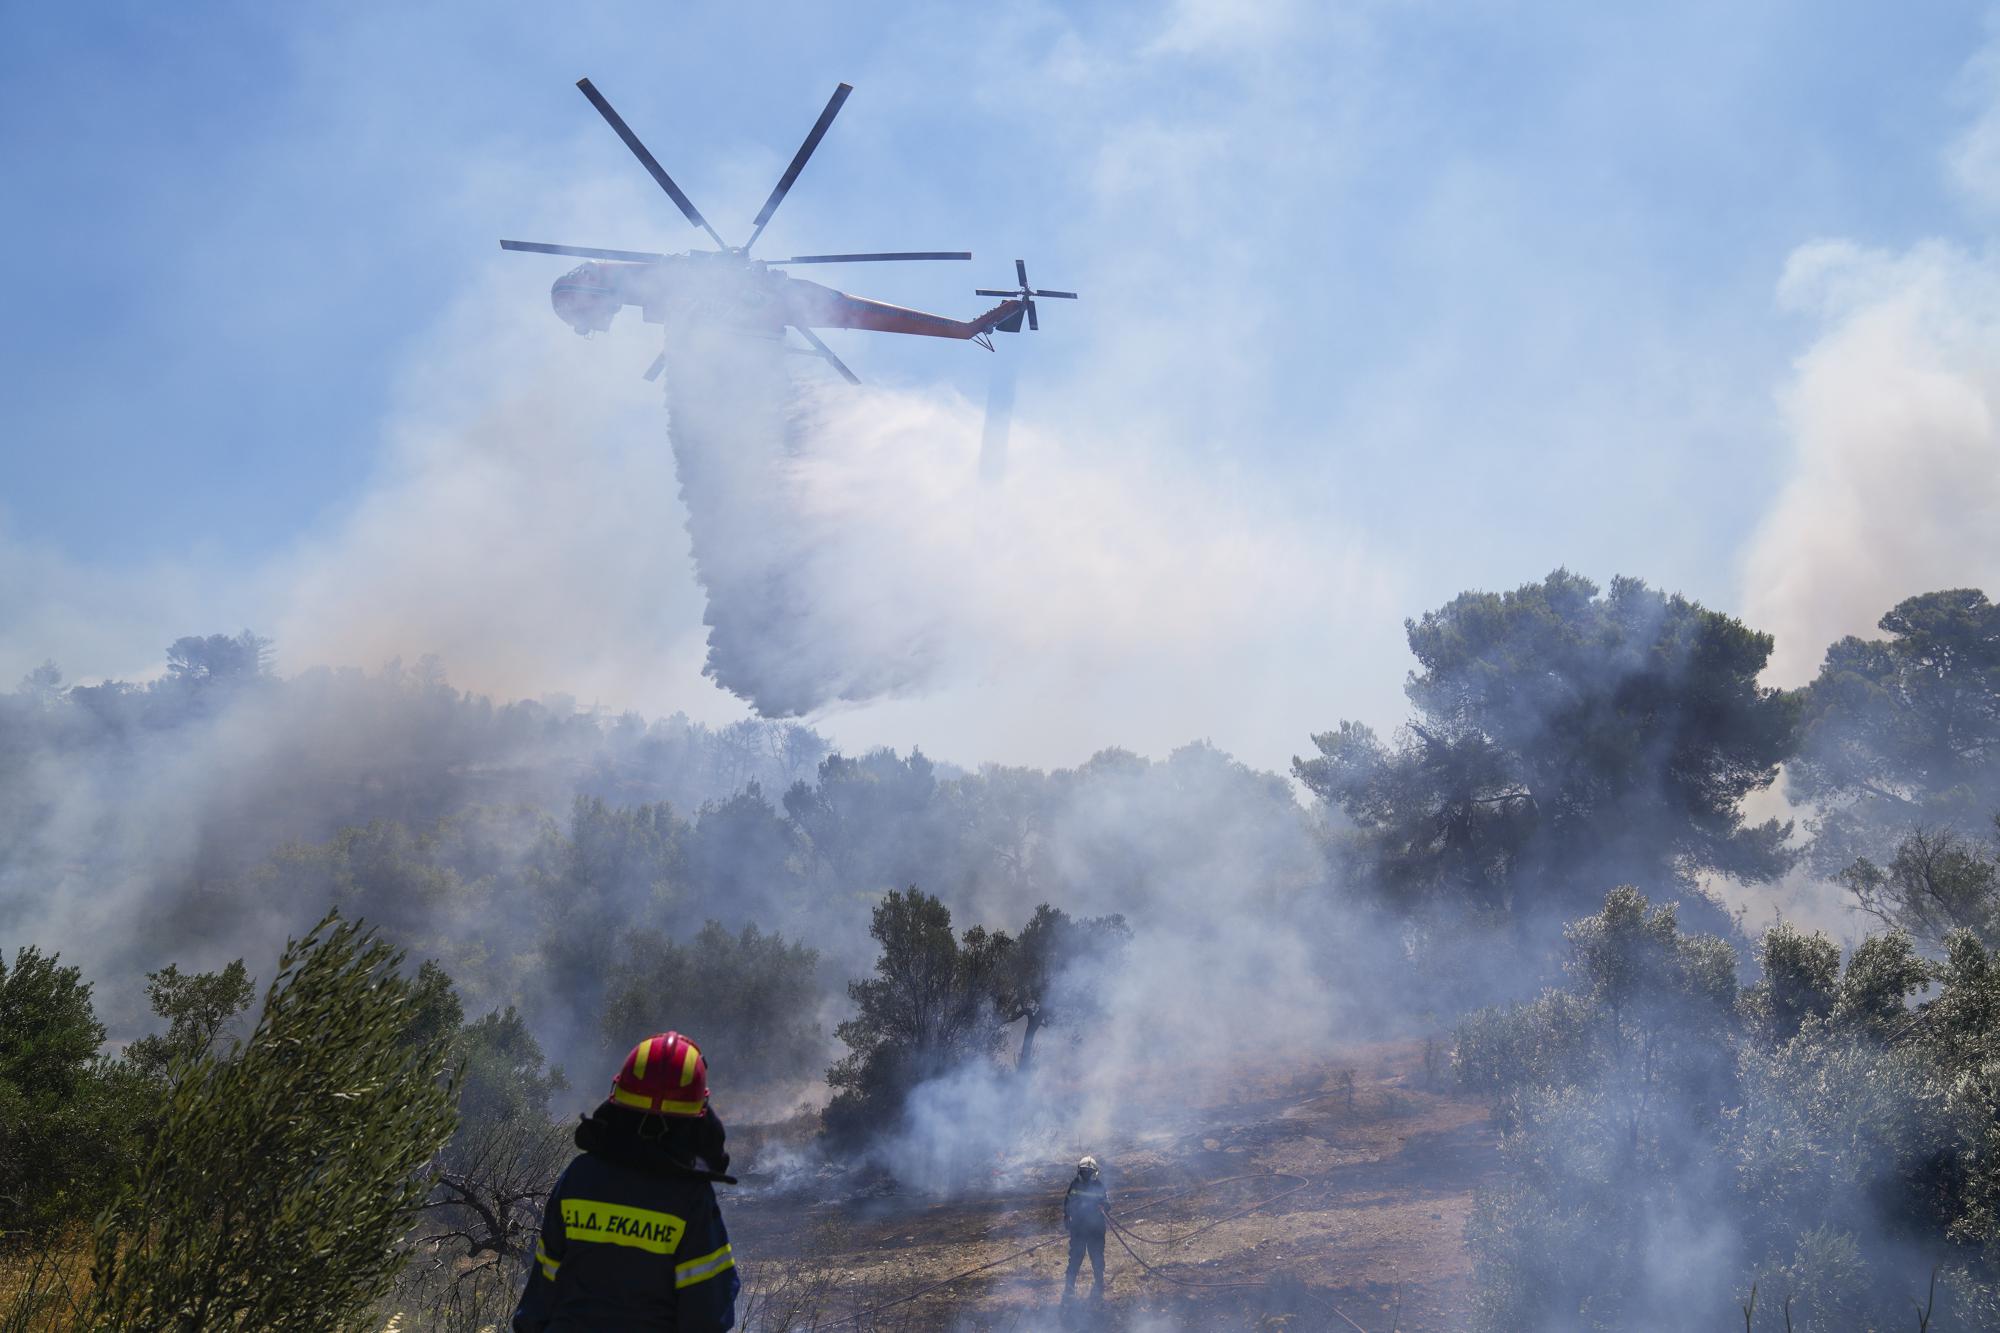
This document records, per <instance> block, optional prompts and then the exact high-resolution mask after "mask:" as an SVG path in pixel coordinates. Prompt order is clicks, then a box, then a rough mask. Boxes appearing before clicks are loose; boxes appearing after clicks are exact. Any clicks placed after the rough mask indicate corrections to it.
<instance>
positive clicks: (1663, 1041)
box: [1455, 887, 1736, 1330]
mask: <svg viewBox="0 0 2000 1333" xmlns="http://www.w3.org/2000/svg"><path fill="white" fill-rule="evenodd" d="M1567 938H1568V945H1569V956H1568V959H1567V964H1566V971H1567V975H1568V984H1567V985H1566V986H1565V987H1563V988H1562V989H1560V990H1557V991H1552V992H1550V993H1549V994H1547V995H1544V996H1543V997H1542V998H1541V999H1540V1000H1538V1001H1536V1002H1535V1003H1533V1004H1529V1005H1525V1006H1520V1007H1517V1008H1515V1009H1512V1010H1507V1011H1500V1010H1488V1011H1485V1012H1482V1013H1480V1014H1476V1015H1473V1016H1472V1017H1471V1018H1469V1019H1468V1020H1467V1021H1466V1022H1465V1024H1463V1025H1462V1026H1461V1027H1460V1029H1459V1034H1458V1046H1457V1051H1456V1055H1455V1067H1456V1069H1457V1071H1458V1073H1459V1076H1460V1078H1461V1079H1462V1080H1463V1081H1464V1082H1465V1083H1467V1084H1468V1085H1470V1086H1476V1087H1484V1088H1486V1089H1488V1090H1490V1091H1492V1092H1493V1093H1494V1094H1495V1096H1496V1099H1497V1100H1498V1102H1499V1104H1500V1110H1501V1112H1502V1113H1503V1121H1504V1123H1505V1124H1506V1125H1507V1126H1508V1128H1509V1130H1510V1131H1511V1132H1510V1133H1509V1134H1508V1135H1507V1136H1506V1138H1505V1140H1504V1143H1503V1149H1504V1160H1505V1161H1506V1164H1507V1167H1508V1175H1507V1178H1506V1180H1505V1182H1504V1184H1503V1185H1501V1186H1500V1187H1498V1188H1493V1189H1488V1190H1483V1191H1482V1192H1481V1194H1480V1196H1479V1197H1478V1199H1477V1201H1476V1203H1475V1207H1474V1211H1473V1216H1472V1218H1471V1220H1470V1221H1469V1222H1468V1224H1467V1231H1466V1235H1467V1240H1468V1242H1469V1243H1470V1245H1471V1247H1472V1250H1473V1254H1474V1258H1475V1267H1476V1272H1477V1275H1478V1280H1479V1312H1480V1322H1481V1325H1482V1326H1483V1327H1486V1328H1492V1329H1510V1330H1511V1329H1519V1328H1551V1327H1577V1328H1606V1329H1609V1328H1625V1327H1639V1326H1642V1325H1644V1324H1645V1323H1646V1321H1647V1316H1648V1314H1649V1313H1650V1312H1651V1311H1650V1310H1649V1306H1648V1300H1647V1296H1646V1294H1645V1293H1646V1292H1647V1291H1648V1289H1649V1287H1650V1286H1651V1285H1652V1276H1651V1270H1652V1266H1653V1265H1655V1264H1656V1263H1658V1262H1659V1261H1660V1260H1661V1258H1662V1256H1668V1255H1671V1254H1673V1253H1674V1252H1676V1249H1677V1248H1679V1247H1676V1246H1675V1244H1674V1243H1673V1241H1672V1240H1671V1238H1670V1237H1669V1236H1668V1234H1667V1230H1666V1229H1667V1228H1670V1227H1671V1225H1672V1219H1676V1218H1681V1217H1687V1216H1705V1215H1707V1214H1709V1213H1710V1212H1712V1211H1713V1210H1715V1209H1716V1208H1717V1207H1718V1201H1719V1200H1721V1199H1722V1198H1724V1197H1726V1191H1725V1188H1724V1182H1722V1181H1721V1180H1719V1179H1718V1178H1717V1176H1716V1174H1715V1173H1714V1172H1713V1170H1711V1169H1710V1167H1711V1145H1712V1144H1713V1142H1714V1140H1715V1138H1716V1136H1717V1135H1718V1134H1719V1133H1720V1132H1721V1126H1722V1125H1724V1124H1725V1123H1726V1116H1725V1109H1726V1107H1727V1106H1728V1104H1729V1102H1730V1100H1731V1088H1732V1087H1733V1082H1734V1049H1733V1047H1732V1045H1731V1042H1730V1036H1731V1033H1732V1030H1733V1027H1734V1008H1735V1002H1736V981H1735V957H1734V955H1733V953H1732V952H1731V950H1730V948H1729V946H1728V945H1727V944H1726V943H1724V942H1723V941H1722V940H1720V939H1718V938H1716V937H1714V936H1704V935H1687V934H1684V933H1682V932H1681V931H1680V929H1679V927H1678V923H1677V921H1676V917H1675V913H1674V909H1673V907H1672V906H1671V905H1669V906H1664V907H1654V906H1652V905H1651V904H1649V903H1648V902H1647V901H1646V899H1645V897H1644V896H1643V895H1641V894H1640V893H1639V892H1638V891H1637V890H1635V889H1633V888H1630V887H1622V888H1619V889H1616V890H1614V891H1613V892H1612V893H1611V894H1610V895H1608V896H1607V897H1606V898H1605V900H1604V908H1603V910H1602V911H1601V912H1599V913H1597V914H1596V915H1594V916H1590V917H1586V918H1584V919H1582V920H1579V921H1577V922H1575V923H1574V924H1573V925H1572V926H1571V927H1570V928H1569V930H1568V932H1567Z"/></svg>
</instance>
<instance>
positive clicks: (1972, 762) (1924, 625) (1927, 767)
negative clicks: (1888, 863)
mask: <svg viewBox="0 0 2000 1333" xmlns="http://www.w3.org/2000/svg"><path fill="white" fill-rule="evenodd" d="M1877 623H1878V627H1879V628H1880V629H1881V630H1883V631H1884V633H1885V634H1886V635H1887V636H1888V637H1886V638H1882V639H1860V638H1854V637H1849V638H1845V639H1842V640H1840V641H1839V642H1838V643H1835V644H1834V645H1833V646H1831V647H1830V648H1828V649H1827V650H1826V659H1825V661H1824V662H1823V663H1822V664H1821V666H1820V671H1819V675H1818V677H1817V678H1816V679H1815V680H1814V681H1813V683H1812V685H1811V687H1810V688H1809V689H1808V691H1807V694H1806V707H1805V714H1804V719H1803V727H1802V730H1801V735H1800V745H1799V754H1798V756H1797V757H1796V758H1795V759H1794V760H1793V761H1792V762H1791V763H1790V764H1789V765H1788V766H1787V768H1786V785H1787V788H1788V790H1789V791H1790V792H1791V794H1792V796H1793V798H1794V799H1796V800H1799V801H1803V802H1809V803H1811V804H1812V805H1814V806H1816V807H1818V814H1817V815H1815V816H1814V818H1813V819H1812V821H1811V823H1810V826H1809V827H1810V829H1811V831H1812V834H1813V843H1812V852H1811V855H1812V859H1813V863H1814V865H1815V866H1816V867H1817V868H1818V869H1819V870H1820V871H1821V872H1822V873H1824V874H1828V875H1831V874H1834V873H1836V872H1838V871H1840V870H1842V869H1844V868H1845V867H1847V866H1849V865H1851V864H1852V863H1853V862H1854V861H1855V860H1856V859H1858V858H1861V857H1868V858H1871V859H1874V860H1876V861H1882V860H1886V859H1887V858H1888V857H1889V856H1890V854H1891V852H1892V849H1893V848H1894V847H1895V846H1896V844H1897V843H1898V842H1899V841H1900V840H1901V839H1902V838H1903V837H1904V836H1905V835H1906V833H1907V832H1908V830H1909V829H1910V828H1911V827H1912V826H1914V825H1921V826H1924V827H1926V828H1929V829H1932V830H1936V831H1942V830H1945V829H1950V830H1955V831H1956V832H1958V833H1960V834H1965V835H1970V834H1972V833H1973V832H1974V831H1975V830H1976V829H1978V828H1979V827H1980V826H1982V825H1983V824H1984V823H1985V821H1986V817H1987V815H1988V814H1990V813H1991V812H1992V811H1993V810H1994V809H1996V808H2000V606H1995V605H1993V604H1992V603H1991V602H1989V601H1987V599H1986V594H1985V593H1983V592H1980V591H1978V590H1976V589H1972V588H1957V589H1952V590H1949V591H1943V592H1930V593H1925V594H1923V595H1922V596H1919V597H1912V598H1909V599H1908V600H1907V601H1903V602H1900V603H1898V604H1897V605H1896V607H1895V609H1894V610H1892V611H1890V612H1889V613H1888V614H1887V615H1885V616H1883V617H1882V619H1881V620H1880V621H1879V622H1877Z"/></svg>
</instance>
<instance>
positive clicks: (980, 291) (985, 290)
mask: <svg viewBox="0 0 2000 1333" xmlns="http://www.w3.org/2000/svg"><path fill="white" fill-rule="evenodd" d="M972 294H973V295H974V296H1019V295H1020V294H1021V293H1020V291H1019V290H1018V289H1017V290H1015V291H1011V292H999V291H995V290H993V288H991V287H974V288H973V289H972Z"/></svg>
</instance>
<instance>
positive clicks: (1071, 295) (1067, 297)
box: [1028, 291, 1076, 301]
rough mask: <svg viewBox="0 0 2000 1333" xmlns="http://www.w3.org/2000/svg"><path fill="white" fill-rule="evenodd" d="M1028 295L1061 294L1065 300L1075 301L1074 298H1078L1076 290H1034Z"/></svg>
mask: <svg viewBox="0 0 2000 1333" xmlns="http://www.w3.org/2000/svg"><path fill="white" fill-rule="evenodd" d="M1028 295H1030V296H1060V297H1061V298H1062V299H1063V300H1065V301H1074V300H1076V293H1075V292H1044V291H1033V292H1029V293H1028Z"/></svg>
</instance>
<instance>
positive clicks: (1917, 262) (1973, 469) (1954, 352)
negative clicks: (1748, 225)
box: [1744, 242, 2000, 683]
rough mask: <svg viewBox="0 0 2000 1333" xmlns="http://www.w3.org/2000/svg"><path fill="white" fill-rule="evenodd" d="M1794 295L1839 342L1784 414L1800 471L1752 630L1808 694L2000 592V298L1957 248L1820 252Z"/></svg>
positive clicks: (1747, 603)
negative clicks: (1828, 654)
mask: <svg viewBox="0 0 2000 1333" xmlns="http://www.w3.org/2000/svg"><path fill="white" fill-rule="evenodd" d="M1781 292H1782V295H1783V298H1784V300H1785V301H1786V302H1787V304H1789V305H1791V306H1793V307H1794V308H1797V309H1801V310H1805V311H1808V312H1810V313H1812V314H1814V315H1816V316H1818V318H1819V319H1820V321H1821V323H1822V328H1823V331H1822V333H1821V334H1820V337H1819V339H1818V341H1817V342H1815V343H1814V344H1813V346H1812V347H1811V348H1810V349H1808V350H1807V352H1806V353H1805V355H1804V356H1802V357H1800V358H1799V361H1798V364H1797V371H1796V374H1795V377H1794V379H1793V381H1792V383H1791V384H1790V386H1789V387H1788V388H1787V390H1786V391H1785V394H1784V397H1783V404H1784V410H1785V415H1786V418H1787V420H1788V423H1789V427H1790V433H1791V436H1792V440H1793V447H1794V450H1795V459H1794V462H1793V466H1792V472H1791V476H1790V479H1789V480H1788V481H1787V483H1786V484H1785V486H1784V488H1783V490H1782V492H1781V493H1780V495H1779V497H1778V500H1777V502H1776V504H1775V506H1774V507H1773V509H1772V510H1771V512H1770V514H1769V515H1768V516H1767V517H1766V518H1765V520H1764V522H1763V524H1762V526H1761V527H1760V528H1759V530H1758V532H1757V535H1756V537H1755V539H1754V540H1753V542H1752V543H1751V546H1750V549H1749V553H1748V556H1747V558H1746V562H1745V576H1744V578H1745V592H1744V614H1745V618H1746V619H1747V620H1748V621H1749V623H1751V624H1753V625H1756V626H1758V627H1759V628H1761V629H1764V630H1767V631H1769V632H1771V633H1772V634H1774V635H1776V637H1777V649H1776V652H1775V653H1774V654H1773V656H1772V661H1771V675H1772V677H1773V678H1774V679H1777V680H1781V681H1785V682H1788V683H1797V682H1801V681H1803V680H1805V679H1808V678H1809V677H1810V676H1811V675H1812V673H1813V671H1814V670H1815V669H1816V668H1817V666H1818V664H1819V659H1820V656H1821V654H1822V653H1823V652H1824V651H1825V649H1826V645H1827V644H1828V643H1830V642H1832V641H1833V640H1835V639H1837V638H1839V637H1841V636H1843V635H1847V634H1863V635H1865V634H1867V633H1868V632H1869V631H1870V630H1872V628H1873V627H1874V624H1875V622H1876V620H1877V619H1878V618H1879V617H1880V616H1881V615H1882V614H1883V613H1884V612H1885V611H1887V610H1888V609H1889V608H1890V607H1892V606H1894V605H1895V604H1896V603H1897V602H1899V601H1901V600H1902V599H1903V598H1905V597H1908V596H1911V595H1912V594H1914V593H1917V592H1922V591H1925V590H1928V589H1933V588H1955V587H1992V586H1994V584H1995V583H1996V582H2000V544H1996V543H1995V542H1994V540H1993V533H1994V532H1995V531H1996V528H1997V527H2000V427H1996V414H1995V407H1996V394H2000V282H1996V280H1995V277H1994V275H1993V272H1992V270H1991V268H1990V266H1989V265H1987V264H1985V263H1983V262H1982V261H1981V260H1980V259H1979V258H1978V257H1977V256H1975V255H1973V254H1971V253H1968V252H1966V251H1964V250H1962V249H1959V248H1957V247H1954V246H1950V245H1946V244H1943V243H1939V242H1930V243H1926V244H1923V245H1919V246H1917V247H1915V248H1914V249H1912V250H1910V251H1909V252H1907V253H1905V254H1901V255H1893V254H1887V253H1883V252H1880V251H1870V250H1864V249H1861V248H1859V247H1857V246H1854V245H1851V244H1847V243H1844V242H1820V243H1816V244H1813V245H1808V246H1805V247H1802V248H1801V249H1800V250H1798V251H1797V252H1796V253H1795V254H1794V255H1793V256H1792V258H1791V260H1790V262H1789V263H1788V264H1787V266H1786V271H1785V277H1784V281H1783V284H1782V288H1781Z"/></svg>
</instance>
